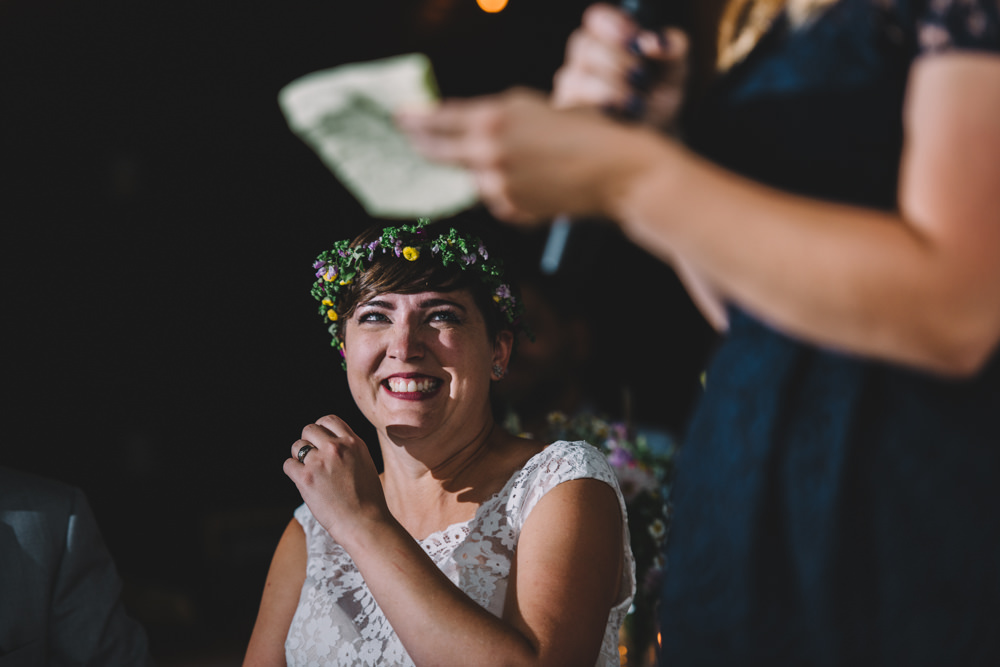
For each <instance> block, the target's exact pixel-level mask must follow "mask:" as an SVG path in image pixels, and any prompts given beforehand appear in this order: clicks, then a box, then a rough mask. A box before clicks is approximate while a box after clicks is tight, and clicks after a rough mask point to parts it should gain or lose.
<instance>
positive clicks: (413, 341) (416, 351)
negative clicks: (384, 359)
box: [387, 323, 424, 361]
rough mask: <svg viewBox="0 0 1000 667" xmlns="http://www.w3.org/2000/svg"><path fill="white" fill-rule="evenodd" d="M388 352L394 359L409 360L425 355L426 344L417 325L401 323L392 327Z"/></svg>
mask: <svg viewBox="0 0 1000 667" xmlns="http://www.w3.org/2000/svg"><path fill="white" fill-rule="evenodd" d="M391 336H392V338H391V340H390V341H389V348H388V350H387V353H388V355H389V356H390V357H392V358H393V359H400V360H402V361H408V360H410V359H419V358H421V357H423V356H424V344H423V341H422V340H421V338H420V332H419V331H418V330H417V327H415V326H412V325H409V324H406V323H400V324H397V325H396V326H394V327H393V328H392V333H391Z"/></svg>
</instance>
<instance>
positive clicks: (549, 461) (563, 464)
mask: <svg viewBox="0 0 1000 667" xmlns="http://www.w3.org/2000/svg"><path fill="white" fill-rule="evenodd" d="M524 470H526V471H532V472H534V471H538V472H543V473H545V474H555V475H557V476H561V475H579V476H582V477H590V476H605V475H610V476H611V477H614V470H613V469H612V468H611V464H609V463H608V459H607V457H606V456H605V455H604V454H603V453H602V452H601V450H599V449H597V447H594V446H593V445H591V444H590V443H588V442H586V441H584V440H575V441H570V440H556V441H555V442H552V443H551V444H549V445H548V446H546V447H545V448H544V449H542V450H541V451H540V452H538V453H537V454H535V455H534V456H533V457H532V458H531V459H529V460H528V462H527V463H526V464H525V466H524Z"/></svg>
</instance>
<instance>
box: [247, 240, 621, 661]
mask: <svg viewBox="0 0 1000 667" xmlns="http://www.w3.org/2000/svg"><path fill="white" fill-rule="evenodd" d="M314 268H315V269H316V271H317V282H316V285H315V286H314V289H313V295H314V296H315V297H316V298H317V300H318V301H320V303H321V304H322V305H321V306H320V313H321V314H322V316H323V318H324V320H325V321H326V322H327V323H328V324H329V327H330V332H331V335H332V336H333V345H334V347H336V348H337V349H338V350H339V351H340V352H341V354H342V355H343V356H344V367H345V368H346V370H347V381H348V384H349V386H350V389H351V394H352V396H353V397H354V400H355V402H356V403H357V405H358V407H359V408H360V409H361V412H362V413H363V414H364V416H365V417H366V418H367V419H368V420H369V421H370V422H371V424H372V425H373V426H374V427H375V430H376V433H377V435H378V440H379V447H380V449H381V452H382V457H383V461H384V464H385V469H384V472H383V473H382V474H381V475H379V474H378V473H377V472H376V469H375V466H374V464H373V462H372V459H371V456H370V455H369V452H368V449H367V447H366V445H365V443H364V442H362V441H361V440H360V439H359V438H358V437H357V436H356V435H355V434H354V432H353V431H352V430H351V428H350V427H349V426H348V425H347V424H346V423H345V422H344V421H343V420H341V419H340V418H339V417H337V416H335V415H328V416H326V417H323V418H321V419H320V420H318V421H317V422H316V423H314V424H309V425H307V426H306V427H305V428H304V429H303V431H302V436H301V438H300V439H299V440H297V441H295V442H294V443H293V445H292V448H291V457H290V458H289V459H288V460H287V461H286V462H285V472H286V474H288V476H289V477H291V479H292V480H293V481H294V482H295V484H296V486H297V487H298V489H299V491H300V492H301V494H302V498H303V500H304V501H305V503H304V504H303V505H302V506H301V507H300V508H299V509H298V510H297V511H296V512H295V519H294V520H293V521H291V522H290V523H289V526H288V528H287V530H286V531H285V535H284V536H283V537H282V539H281V542H280V543H279V545H278V548H277V550H276V552H275V556H274V559H273V562H272V565H271V569H270V571H269V573H268V578H267V583H266V586H265V590H264V595H263V599H262V602H261V607H260V612H259V614H258V618H257V623H256V625H255V627H254V632H253V636H252V637H251V640H250V645H249V647H248V650H247V656H246V661H245V664H246V665H286V664H287V665H300V664H303V665H304V664H317V663H322V664H342V665H371V664H379V665H410V664H414V663H418V664H420V663H426V662H433V663H435V664H487V663H489V664H519V665H533V664H539V665H541V664H581V665H588V664H597V665H612V664H618V651H617V645H618V631H619V629H620V627H621V623H622V620H623V619H624V617H625V614H626V612H627V611H628V608H629V605H630V604H631V600H632V597H633V595H634V592H635V567H634V562H633V558H632V553H631V551H630V549H629V546H628V544H629V542H628V535H627V527H626V526H627V524H626V517H625V506H624V500H623V499H622V494H621V491H620V489H619V488H618V484H617V480H616V478H615V475H614V472H613V471H612V469H611V467H610V465H609V464H608V462H607V460H606V458H605V457H604V456H603V454H601V453H600V452H599V451H598V450H597V449H595V448H594V447H591V446H590V445H588V444H587V443H584V442H575V443H571V442H556V443H552V444H548V445H547V444H546V443H542V442H537V441H532V440H526V439H522V438H517V437H514V436H512V435H510V434H508V433H507V432H505V431H504V430H503V429H502V428H500V427H498V426H497V425H496V424H495V423H494V421H493V416H492V410H491V406H490V387H491V385H492V383H494V382H499V381H501V380H502V379H503V376H504V373H505V370H506V368H507V364H508V362H509V360H510V356H511V354H512V352H513V349H514V344H515V340H516V335H517V333H518V330H519V328H520V327H519V325H520V316H521V310H522V308H521V305H520V302H519V301H518V299H517V297H516V295H515V294H514V293H513V292H512V290H511V289H510V287H509V285H508V284H507V283H506V282H505V280H504V276H503V267H502V265H501V263H500V261H499V260H498V259H497V258H496V257H493V256H491V255H490V253H489V251H488V250H487V249H486V247H485V245H484V244H483V243H482V241H481V240H480V239H478V238H476V237H474V236H472V235H469V234H465V233H463V232H461V231H459V230H457V229H455V228H450V229H447V230H440V229H437V228H436V227H434V226H432V225H429V224H427V223H426V222H420V223H418V224H417V225H414V226H401V227H386V228H382V229H372V230H369V231H368V232H366V233H364V234H362V235H361V236H359V237H358V238H356V239H354V240H353V241H341V242H339V243H337V244H336V245H335V246H334V248H333V249H332V250H330V251H327V252H324V253H322V254H321V255H320V257H319V259H318V260H317V262H316V264H315V266H314ZM304 448H308V449H306V451H307V452H308V456H303V457H301V459H300V458H299V457H298V454H299V453H300V452H302V450H303V449H304ZM582 554H586V558H580V557H579V556H580V555H582Z"/></svg>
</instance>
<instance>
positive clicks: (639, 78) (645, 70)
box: [625, 63, 652, 92]
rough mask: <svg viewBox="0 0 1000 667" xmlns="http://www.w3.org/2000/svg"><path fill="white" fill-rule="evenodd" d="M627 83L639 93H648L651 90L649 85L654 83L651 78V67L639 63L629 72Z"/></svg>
mask: <svg viewBox="0 0 1000 667" xmlns="http://www.w3.org/2000/svg"><path fill="white" fill-rule="evenodd" d="M625 81H627V82H628V85H630V86H631V87H632V88H633V90H637V91H639V92H646V90H648V89H649V84H650V82H651V81H652V77H651V76H650V72H649V67H647V66H646V64H645V63H639V64H638V65H636V66H634V67H633V68H632V69H630V70H629V71H628V73H627V74H626V75H625Z"/></svg>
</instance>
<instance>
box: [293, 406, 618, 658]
mask: <svg viewBox="0 0 1000 667" xmlns="http://www.w3.org/2000/svg"><path fill="white" fill-rule="evenodd" d="M319 425H321V428H322V429H325V430H326V431H327V434H326V435H324V434H323V433H322V432H321V430H320V428H317V427H307V428H306V431H304V436H308V441H309V442H310V443H312V444H313V445H315V446H316V450H315V451H311V452H309V455H308V457H307V458H306V460H305V465H303V464H300V463H298V462H297V461H295V460H294V459H289V460H288V461H287V462H286V464H285V471H286V473H287V474H288V475H289V477H291V478H292V480H293V481H295V483H296V485H297V486H298V488H299V490H300V492H301V493H302V496H303V499H304V500H305V501H306V502H307V503H308V504H309V507H310V508H311V509H312V511H313V515H314V516H315V517H316V518H317V520H318V521H319V522H320V523H321V524H322V525H323V526H324V527H326V529H327V530H328V531H329V532H330V534H331V536H332V537H333V538H334V539H335V540H336V541H337V543H338V544H340V545H341V546H342V547H343V548H344V549H345V550H346V551H347V552H348V554H350V556H351V559H352V560H353V561H354V563H355V565H356V566H357V568H358V570H359V571H360V573H361V575H362V577H364V580H365V583H366V584H367V585H368V588H369V590H371V593H372V595H373V597H374V598H375V600H376V601H377V602H378V604H379V606H380V607H381V609H382V611H383V612H384V613H385V616H386V618H387V619H388V620H389V623H390V624H391V625H392V628H393V630H395V632H396V634H397V635H398V636H399V638H400V641H401V642H402V644H403V646H404V647H405V648H406V650H407V652H408V653H409V654H410V656H411V657H412V658H413V660H414V662H415V663H416V664H418V665H421V664H446V665H447V664H453V665H478V664H489V665H567V664H593V663H594V662H595V661H596V660H597V656H598V652H599V650H600V645H601V639H602V637H603V634H604V629H605V624H606V623H607V620H608V614H609V612H610V610H611V607H612V606H613V604H614V601H615V598H616V595H617V594H618V584H619V581H620V572H621V567H622V557H623V549H624V546H623V539H624V538H623V530H622V519H621V509H620V506H619V504H618V499H617V497H616V495H615V493H614V490H613V489H612V488H611V487H609V486H608V485H607V484H605V483H603V482H598V481H596V480H576V481H571V482H564V483H562V484H560V485H558V486H556V487H555V488H554V489H552V490H551V491H549V492H548V493H547V494H545V495H544V496H543V497H542V498H541V499H540V500H539V501H538V503H537V505H536V506H535V507H534V509H533V510H532V512H531V514H530V515H529V517H528V519H527V521H526V522H525V525H524V527H523V529H522V532H521V535H520V538H519V541H518V545H517V552H516V553H517V555H516V562H515V563H514V564H513V573H512V576H511V577H510V579H509V581H508V591H507V600H506V608H505V612H504V615H503V617H502V618H497V617H496V616H494V615H493V614H491V613H489V612H488V611H487V610H485V609H484V608H483V607H481V606H479V605H478V604H477V603H476V602H474V601H473V600H472V599H471V598H470V597H469V596H468V595H466V594H465V593H464V592H463V591H462V590H460V589H459V588H458V587H457V586H455V585H454V584H453V583H452V582H451V581H450V580H449V579H448V578H447V577H446V576H445V575H444V574H443V573H442V572H441V570H439V569H438V567H437V566H436V565H435V564H434V562H433V561H432V560H431V559H430V557H429V556H428V555H427V554H426V553H425V552H424V550H423V549H422V548H421V547H420V545H419V544H418V543H417V542H416V541H415V540H414V539H413V537H411V536H410V535H409V534H408V533H407V532H406V530H404V529H403V527H402V526H401V525H400V524H399V522H397V521H396V520H395V519H394V518H393V517H392V515H391V514H390V513H389V512H388V510H387V509H386V507H385V503H384V498H383V497H381V496H379V495H378V493H376V487H377V484H378V482H377V479H376V480H375V483H374V484H371V483H370V474H369V472H370V471H369V470H368V468H369V464H370V460H371V459H370V456H369V455H368V450H367V448H366V447H365V445H364V443H363V442H362V441H361V440H359V439H358V438H357V436H355V435H354V434H353V433H352V432H351V431H350V429H349V428H348V427H347V425H346V424H344V423H343V422H342V421H341V420H339V419H337V418H334V417H325V418H323V419H322V420H320V422H319ZM301 444H302V441H299V442H298V443H296V448H297V447H298V446H301Z"/></svg>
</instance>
